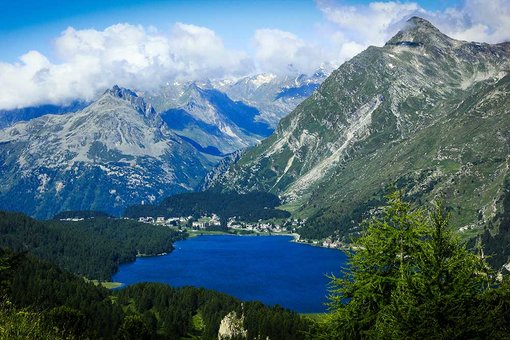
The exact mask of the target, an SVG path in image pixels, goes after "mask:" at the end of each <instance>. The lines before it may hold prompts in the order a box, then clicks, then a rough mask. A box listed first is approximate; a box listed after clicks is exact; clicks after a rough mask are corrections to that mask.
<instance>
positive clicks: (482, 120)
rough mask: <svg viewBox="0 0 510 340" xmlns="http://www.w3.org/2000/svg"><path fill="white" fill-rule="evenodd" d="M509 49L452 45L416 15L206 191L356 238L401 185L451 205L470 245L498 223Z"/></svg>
mask: <svg viewBox="0 0 510 340" xmlns="http://www.w3.org/2000/svg"><path fill="white" fill-rule="evenodd" d="M509 70H510V43H502V44H497V45H489V44H485V43H474V42H465V41H458V40H454V39H451V38H449V37H448V36H446V35H444V34H443V33H441V32H440V31H439V30H438V29H437V28H435V27H434V26H432V25H431V24H430V23H429V22H427V21H426V20H423V19H420V18H417V17H413V18H411V19H410V20H409V21H408V24H407V26H406V27H405V28H404V29H403V30H402V31H400V32H399V33H397V34H396V35H395V36H394V37H393V38H392V39H391V40H389V41H388V42H387V43H386V45H385V46H383V47H369V48H368V49H366V50H365V51H363V52H362V53H360V54H359V55H357V56H356V57H354V58H353V59H351V60H350V61H348V62H346V63H344V64H343V65H342V66H340V68H338V69H337V70H336V71H334V72H333V73H332V74H331V76H330V77H328V78H327V80H326V81H324V83H323V84H322V85H321V86H320V87H319V89H318V90H317V91H316V92H315V93H314V94H313V95H312V96H311V97H310V98H308V99H307V100H305V101H304V102H303V103H302V104H300V105H299V106H298V107H297V108H296V109H295V110H294V111H293V112H292V113H291V114H289V115H288V116H287V117H285V118H284V119H282V121H281V122H280V124H279V125H278V128H277V129H276V131H275V133H274V134H273V135H271V136H270V137H269V138H268V139H266V140H264V141H263V142H262V143H261V144H260V145H258V146H256V147H254V148H252V149H250V150H249V151H247V152H246V153H244V154H243V156H242V157H241V158H240V159H239V160H238V161H237V162H236V163H235V164H234V165H232V166H231V167H230V168H229V170H228V171H227V172H226V173H225V174H224V175H223V176H211V175H209V176H208V177H209V178H212V179H213V180H211V181H209V183H207V185H206V186H205V187H206V188H212V189H214V190H220V191H236V192H249V191H268V192H272V193H275V194H277V195H280V196H281V197H282V198H284V200H285V201H286V202H287V204H286V205H285V207H286V208H287V209H289V210H290V211H292V213H293V215H294V216H296V217H305V218H308V228H305V229H303V230H301V234H302V236H304V237H308V238H322V237H325V236H328V235H331V234H337V235H338V236H339V237H341V236H342V235H344V236H345V235H348V234H350V233H352V232H353V230H352V229H351V228H353V227H354V226H356V225H357V224H358V222H359V221H360V219H361V217H362V216H364V215H366V214H367V212H369V211H370V209H371V208H372V207H375V206H377V205H378V204H379V203H380V202H381V201H382V199H383V196H384V195H385V194H387V193H389V192H390V191H391V190H393V188H394V187H398V188H403V189H405V192H408V193H409V197H408V198H409V199H412V200H414V201H417V202H427V201H430V200H431V199H433V198H436V197H444V199H445V200H446V204H447V206H448V207H449V209H450V210H451V211H452V213H453V214H454V215H455V217H456V218H455V221H456V224H455V227H456V228H463V229H461V230H462V231H463V232H464V235H465V236H466V237H469V236H472V235H474V234H479V233H481V232H483V230H482V229H483V226H485V225H487V224H489V222H493V224H492V225H493V230H491V232H497V229H498V223H499V222H498V221H497V219H498V216H499V215H498V213H499V212H501V205H502V202H503V200H504V198H505V195H507V191H506V189H505V185H504V182H505V178H507V177H508V176H509V147H510V134H509V131H510V126H509V125H510V121H509V115H508V111H509V109H510V95H509V94H510V75H509V74H508V71H509Z"/></svg>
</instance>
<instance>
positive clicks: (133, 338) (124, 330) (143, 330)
mask: <svg viewBox="0 0 510 340" xmlns="http://www.w3.org/2000/svg"><path fill="white" fill-rule="evenodd" d="M119 338H120V339H126V340H145V339H150V338H151V332H150V329H149V327H148V326H147V324H146V323H145V321H144V320H143V318H142V317H141V316H139V315H128V316H126V317H125V318H124V320H123V321H122V324H121V326H120V328H119Z"/></svg>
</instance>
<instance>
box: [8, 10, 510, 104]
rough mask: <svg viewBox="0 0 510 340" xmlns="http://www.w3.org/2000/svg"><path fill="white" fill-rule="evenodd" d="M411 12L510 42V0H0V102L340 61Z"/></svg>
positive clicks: (468, 34)
mask: <svg viewBox="0 0 510 340" xmlns="http://www.w3.org/2000/svg"><path fill="white" fill-rule="evenodd" d="M413 15H418V16H421V17H424V18H426V19H428V20H429V21H431V22H432V23H433V24H434V25H436V26H437V27H438V28H439V29H441V30H442V31H443V32H444V33H446V34H448V35H450V36H452V37H453V38H456V39H462V40H469V41H480V42H488V43H499V42H503V41H509V40H510V0H416V1H370V0H316V1H313V0H280V1H276V0H272V1H269V0H252V1H244V0H237V1H226V0H218V1H211V0H188V1H185V0H175V1H168V0H167V1H164V0H145V1H140V0H138V1H135V0H122V1H118V0H81V1H75V0H67V1H61V0H60V1H59V0H39V1H24V0H18V1H13V0H2V1H1V2H0V109H13V108H21V107H26V106H34V105H39V104H48V103H51V104H65V103H69V102H71V101H73V100H76V99H82V100H91V99H93V98H94V97H95V96H97V94H98V93H99V92H102V91H104V89H106V88H108V87H111V86H113V85H114V84H119V85H120V86H125V87H130V88H135V89H150V88H153V87H157V86H160V85H162V84H166V83H168V82H174V81H189V80H201V79H206V78H208V79H224V78H238V77H242V76H246V75H253V74H257V73H266V72H270V73H275V74H295V73H311V72H313V71H314V70H316V69H318V68H319V67H321V66H332V67H338V66H339V65H340V64H341V63H343V62H345V61H346V60H348V59H350V58H351V57H353V56H354V55H356V54H357V53H359V52H361V51H362V50H364V49H365V48H366V47H368V46H369V45H376V46H382V45H383V44H384V42H385V41H387V40H388V39H389V38H391V36H392V35H394V34H395V33H396V32H397V31H398V29H399V28H400V27H401V26H402V24H403V23H404V22H405V20H407V19H408V18H409V17H411V16H413Z"/></svg>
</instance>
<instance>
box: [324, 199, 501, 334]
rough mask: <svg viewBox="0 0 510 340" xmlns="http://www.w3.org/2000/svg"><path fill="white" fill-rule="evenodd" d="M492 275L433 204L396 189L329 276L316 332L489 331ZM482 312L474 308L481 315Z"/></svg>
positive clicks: (494, 282) (476, 332)
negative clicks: (427, 206) (339, 271)
mask: <svg viewBox="0 0 510 340" xmlns="http://www.w3.org/2000/svg"><path fill="white" fill-rule="evenodd" d="M495 287H496V281H495V275H493V273H492V272H491V271H490V269H489V267H488V265H487V262H486V260H485V258H483V256H481V254H478V255H477V254H475V253H472V252H470V251H468V250H466V248H465V247H464V245H463V244H462V243H461V242H460V240H459V239H458V238H457V237H455V236H454V234H453V233H452V231H451V229H450V227H449V215H447V214H446V213H445V209H443V207H442V206H441V205H440V204H436V205H435V207H434V208H433V209H432V210H431V211H430V212H427V211H424V210H422V209H416V208H413V207H412V206H411V205H410V204H409V203H406V202H404V201H403V200H402V196H401V194H400V193H394V194H392V195H390V196H389V197H388V206H386V207H384V208H383V209H382V211H381V213H380V214H377V215H376V216H375V217H373V218H372V219H370V220H369V221H368V222H366V223H365V227H364V231H363V233H362V235H361V237H359V238H358V239H357V240H355V241H354V242H353V250H352V252H351V253H350V254H349V259H348V265H347V267H346V268H345V270H344V271H343V275H342V276H340V277H332V281H331V296H330V309H331V313H330V315H329V317H328V318H327V319H326V321H325V322H324V324H323V325H322V333H321V334H320V336H321V337H323V338H330V339H333V338H334V339H342V338H343V339H356V338H385V339H392V338H393V339H400V338H438V339H440V338H449V339H454V338H459V339H460V338H478V337H486V336H487V335H488V334H490V333H491V329H490V327H491V322H492V321H494V320H489V319H488V317H485V315H489V314H490V315H491V317H493V319H494V318H497V316H496V314H495V313H487V311H488V310H489V309H491V308H492V306H491V305H490V303H487V301H488V300H487V299H486V298H485V296H486V294H488V292H490V291H491V290H493V289H495ZM481 314H482V315H481Z"/></svg>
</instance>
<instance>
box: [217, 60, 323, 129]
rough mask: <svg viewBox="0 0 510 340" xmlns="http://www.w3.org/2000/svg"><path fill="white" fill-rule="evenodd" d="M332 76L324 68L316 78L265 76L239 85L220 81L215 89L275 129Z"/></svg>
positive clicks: (238, 81) (269, 74) (304, 75)
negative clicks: (252, 108)
mask: <svg viewBox="0 0 510 340" xmlns="http://www.w3.org/2000/svg"><path fill="white" fill-rule="evenodd" d="M329 73H331V71H330V69H329V67H324V68H321V69H319V70H317V71H316V72H314V73H313V74H312V75H306V74H300V73H296V74H294V75H276V74H272V73H262V74H257V75H254V76H248V77H243V78H241V79H238V80H235V81H228V80H222V81H216V82H214V83H213V86H214V87H215V88H216V89H218V90H220V91H223V92H225V93H226V94H227V95H228V96H229V97H230V98H233V99H234V100H238V101H242V102H244V103H246V104H248V105H251V106H253V107H256V108H257V109H258V110H259V111H260V117H259V119H260V120H263V121H266V122H268V123H269V124H270V125H271V126H273V127H275V126H276V125H277V124H278V122H279V121H280V119H281V118H283V117H284V116H286V115H287V114H288V113H290V112H291V111H292V110H293V109H295V108H296V106H298V105H299V104H300V103H301V102H302V101H303V100H305V99H306V98H308V97H309V96H310V95H311V94H312V93H313V92H314V91H315V90H316V89H317V88H318V87H319V85H320V84H321V83H322V82H323V81H324V80H325V79H326V77H327V76H328V75H329Z"/></svg>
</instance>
